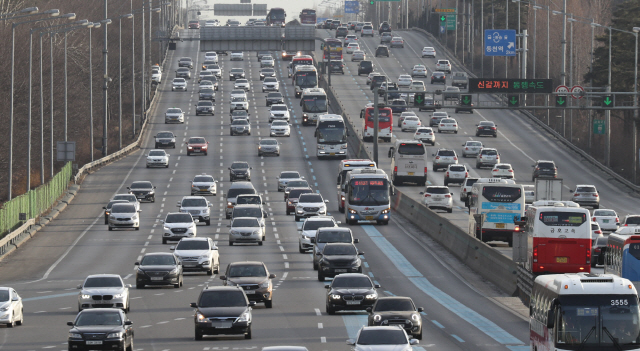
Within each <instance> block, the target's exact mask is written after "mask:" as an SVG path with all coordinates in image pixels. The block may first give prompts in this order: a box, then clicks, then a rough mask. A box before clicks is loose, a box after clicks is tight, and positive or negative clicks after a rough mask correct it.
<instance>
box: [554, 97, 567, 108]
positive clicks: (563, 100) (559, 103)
mask: <svg viewBox="0 0 640 351" xmlns="http://www.w3.org/2000/svg"><path fill="white" fill-rule="evenodd" d="M556 107H567V97H566V96H562V95H558V96H556Z"/></svg>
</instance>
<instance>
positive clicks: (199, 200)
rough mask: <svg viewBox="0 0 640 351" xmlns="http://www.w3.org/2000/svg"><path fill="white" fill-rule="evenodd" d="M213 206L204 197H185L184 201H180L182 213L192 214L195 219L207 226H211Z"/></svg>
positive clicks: (179, 205) (179, 206)
mask: <svg viewBox="0 0 640 351" xmlns="http://www.w3.org/2000/svg"><path fill="white" fill-rule="evenodd" d="M211 206H212V204H211V203H210V202H209V201H207V199H205V198H204V196H183V197H182V200H180V201H178V208H179V209H180V210H179V211H180V212H183V213H191V216H192V217H193V218H197V219H198V220H199V221H200V222H204V223H205V224H206V225H211V210H210V209H209V208H210V207H211Z"/></svg>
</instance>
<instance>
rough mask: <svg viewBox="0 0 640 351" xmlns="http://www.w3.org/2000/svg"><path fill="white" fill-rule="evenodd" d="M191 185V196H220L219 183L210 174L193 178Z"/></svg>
mask: <svg viewBox="0 0 640 351" xmlns="http://www.w3.org/2000/svg"><path fill="white" fill-rule="evenodd" d="M190 183H191V195H213V196H216V195H217V194H218V185H217V183H218V181H217V180H215V179H214V178H213V176H211V175H208V174H204V173H203V174H199V175H196V176H195V177H193V180H192V181H190Z"/></svg>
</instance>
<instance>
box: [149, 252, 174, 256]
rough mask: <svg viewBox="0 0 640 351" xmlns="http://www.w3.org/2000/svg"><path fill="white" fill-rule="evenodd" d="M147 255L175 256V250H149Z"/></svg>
mask: <svg viewBox="0 0 640 351" xmlns="http://www.w3.org/2000/svg"><path fill="white" fill-rule="evenodd" d="M144 255H145V256H174V254H173V252H147V253H145V254H144Z"/></svg>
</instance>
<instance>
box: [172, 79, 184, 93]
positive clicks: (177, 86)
mask: <svg viewBox="0 0 640 351" xmlns="http://www.w3.org/2000/svg"><path fill="white" fill-rule="evenodd" d="M176 90H182V91H187V81H186V80H185V79H184V78H173V82H171V91H176Z"/></svg>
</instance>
